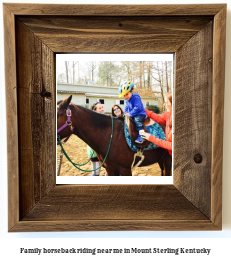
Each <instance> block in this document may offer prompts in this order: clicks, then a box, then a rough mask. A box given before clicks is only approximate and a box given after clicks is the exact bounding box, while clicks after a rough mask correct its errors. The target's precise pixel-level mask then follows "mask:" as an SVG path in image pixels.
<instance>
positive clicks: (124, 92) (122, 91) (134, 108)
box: [119, 81, 147, 143]
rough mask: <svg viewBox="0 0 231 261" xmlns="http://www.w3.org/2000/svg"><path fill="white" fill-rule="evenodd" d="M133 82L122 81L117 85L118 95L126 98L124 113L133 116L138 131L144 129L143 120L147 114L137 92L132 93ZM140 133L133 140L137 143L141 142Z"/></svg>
mask: <svg viewBox="0 0 231 261" xmlns="http://www.w3.org/2000/svg"><path fill="white" fill-rule="evenodd" d="M133 88H134V84H133V83H132V82H131V81H127V82H125V83H122V84H121V85H120V87H119V97H120V98H121V97H124V99H125V100H126V104H125V111H124V113H125V115H126V116H130V117H132V118H133V120H134V122H135V124H136V129H137V130H138V132H139V131H142V130H144V120H145V118H146V116H147V114H146V111H145V109H144V105H143V103H142V101H141V98H140V96H139V94H138V93H133ZM143 141H144V140H143V139H142V137H141V135H140V134H139V135H138V138H137V139H136V140H135V142H137V143H143Z"/></svg>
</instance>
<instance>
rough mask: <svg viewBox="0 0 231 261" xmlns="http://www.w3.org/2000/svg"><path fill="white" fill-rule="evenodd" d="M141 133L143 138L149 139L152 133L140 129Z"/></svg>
mask: <svg viewBox="0 0 231 261" xmlns="http://www.w3.org/2000/svg"><path fill="white" fill-rule="evenodd" d="M139 134H140V135H141V136H142V138H143V139H145V140H148V139H149V137H150V135H151V134H150V133H147V132H145V131H144V130H140V131H139Z"/></svg>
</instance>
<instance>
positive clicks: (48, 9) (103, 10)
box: [4, 3, 224, 16]
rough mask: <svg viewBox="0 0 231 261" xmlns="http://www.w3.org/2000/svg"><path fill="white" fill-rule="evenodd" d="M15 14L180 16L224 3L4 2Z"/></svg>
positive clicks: (206, 11)
mask: <svg viewBox="0 0 231 261" xmlns="http://www.w3.org/2000/svg"><path fill="white" fill-rule="evenodd" d="M4 5H5V6H6V7H8V8H9V9H10V10H12V12H13V13H14V14H15V15H41V16H42V15H57V16H58V15H60V16H65V15H68V16H69V15H75V16H165V15H166V16H180V15H187V16H192V15H200V16H206V15H213V16H214V15H215V14H217V13H218V12H219V11H220V10H221V9H222V8H223V7H224V4H194V5H193V4H192V5H188V4H186V5H176V4H175V5H56V4H15V3H5V4H4Z"/></svg>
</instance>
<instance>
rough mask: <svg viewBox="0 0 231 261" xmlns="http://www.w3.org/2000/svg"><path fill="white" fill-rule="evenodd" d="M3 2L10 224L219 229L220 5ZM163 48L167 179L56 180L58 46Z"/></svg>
mask: <svg viewBox="0 0 231 261" xmlns="http://www.w3.org/2000/svg"><path fill="white" fill-rule="evenodd" d="M3 10H4V41H5V70H6V76H5V77H6V80H5V82H6V106H7V108H6V111H7V148H8V151H7V154H8V187H9V190H8V191H9V194H8V209H9V213H8V216H9V219H8V230H9V231H10V232H22V231H91V230H92V231H99V230H101V231H103V230H104V231H105V230H111V231H115V230H221V229H222V208H221V206H222V198H221V195H222V193H221V189H222V143H223V100H224V79H225V78H224V73H225V35H226V32H225V29H226V4H208V5H123V6H119V5H113V6H112V5H111V6H110V5H50V4H46V5H43V4H8V3H5V4H3ZM170 52H171V53H175V93H174V95H175V108H174V111H175V119H174V120H175V122H176V124H175V133H174V177H173V178H174V182H173V185H149V184H146V185H87V184H86V185H56V181H55V173H56V171H55V170H56V162H55V158H56V153H55V146H56V126H55V117H56V114H55V109H56V108H55V107H56V101H55V95H54V94H55V54H56V53H170ZM118 178H119V177H118Z"/></svg>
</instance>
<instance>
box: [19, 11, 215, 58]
mask: <svg viewBox="0 0 231 261" xmlns="http://www.w3.org/2000/svg"><path fill="white" fill-rule="evenodd" d="M19 20H20V21H21V22H22V23H24V24H25V26H26V27H28V28H29V29H30V30H31V31H33V33H34V34H35V35H36V36H38V38H39V39H41V41H42V42H43V43H44V44H46V45H47V46H49V48H50V49H51V50H53V51H55V52H59V53H62V52H63V50H64V49H65V51H66V52H83V50H84V52H89V53H100V52H110V53H137V52H143V50H145V52H146V53H153V50H155V52H157V53H162V52H175V51H176V50H177V49H178V48H179V47H180V46H182V43H185V42H187V41H188V40H189V39H190V38H191V37H192V36H193V35H194V34H196V33H197V32H198V31H199V30H201V29H202V28H203V27H204V26H205V25H206V24H207V23H208V22H209V21H211V20H212V17H211V16H206V17H203V18H198V17H195V16H192V17H190V18H189V17H187V16H182V17H136V18H134V17H78V16H77V17H73V16H71V17H52V16H49V17H43V18H40V17H20V18H19ZM61 38H62V40H61V41H60V39H61ZM141 39H142V45H140V41H141Z"/></svg>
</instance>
